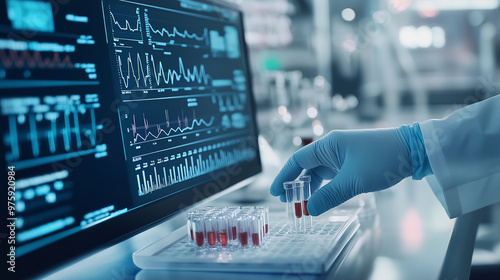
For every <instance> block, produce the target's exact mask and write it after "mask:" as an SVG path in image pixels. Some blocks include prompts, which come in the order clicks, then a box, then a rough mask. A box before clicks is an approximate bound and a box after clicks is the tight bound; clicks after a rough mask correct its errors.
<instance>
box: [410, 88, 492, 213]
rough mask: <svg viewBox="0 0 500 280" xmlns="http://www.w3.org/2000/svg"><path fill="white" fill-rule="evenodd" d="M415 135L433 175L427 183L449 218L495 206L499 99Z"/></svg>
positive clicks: (467, 109) (459, 112)
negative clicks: (421, 141) (417, 136)
mask: <svg viewBox="0 0 500 280" xmlns="http://www.w3.org/2000/svg"><path fill="white" fill-rule="evenodd" d="M420 129H421V132H422V135H423V139H424V143H425V150H426V153H427V157H428V159H429V163H430V165H431V168H432V170H433V173H434V175H431V176H428V177H426V179H427V181H428V183H429V185H430V186H431V188H432V190H433V192H434V194H435V195H436V197H437V198H438V199H439V201H440V202H441V204H442V205H443V207H444V208H445V210H446V212H447V213H448V216H449V217H450V218H454V217H457V216H459V215H462V214H466V213H469V212H472V211H474V210H476V209H480V208H482V207H485V206H488V205H491V204H494V203H496V202H499V201H500V96H495V97H491V98H489V99H487V100H485V101H482V102H479V103H476V104H473V105H469V106H467V107H464V108H462V109H459V110H457V111H455V112H453V113H452V114H450V115H449V116H447V117H446V118H444V119H440V120H428V121H425V122H423V123H421V124H420Z"/></svg>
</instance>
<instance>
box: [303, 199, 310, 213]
mask: <svg viewBox="0 0 500 280" xmlns="http://www.w3.org/2000/svg"><path fill="white" fill-rule="evenodd" d="M304 215H306V216H309V211H307V200H304Z"/></svg>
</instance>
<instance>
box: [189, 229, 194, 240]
mask: <svg viewBox="0 0 500 280" xmlns="http://www.w3.org/2000/svg"><path fill="white" fill-rule="evenodd" d="M189 231H190V232H191V240H194V234H193V229H190V230H189Z"/></svg>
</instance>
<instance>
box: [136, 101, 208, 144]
mask: <svg viewBox="0 0 500 280" xmlns="http://www.w3.org/2000/svg"><path fill="white" fill-rule="evenodd" d="M132 119H133V124H132V134H133V137H134V139H133V143H130V144H131V145H136V144H140V143H144V142H148V141H156V140H162V139H167V138H169V137H170V136H172V135H180V134H183V133H188V132H192V131H197V130H198V129H201V128H210V127H212V125H213V124H214V121H215V117H211V118H210V120H208V121H206V120H204V119H197V118H196V113H195V112H194V111H193V116H192V118H188V117H187V116H184V112H182V115H181V116H177V119H174V120H173V121H171V120H170V117H169V113H168V110H165V122H164V123H156V124H150V123H149V121H148V119H147V118H146V116H145V114H142V120H141V122H140V123H139V124H138V123H137V122H136V116H135V115H132Z"/></svg>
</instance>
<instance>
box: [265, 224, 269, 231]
mask: <svg viewBox="0 0 500 280" xmlns="http://www.w3.org/2000/svg"><path fill="white" fill-rule="evenodd" d="M266 233H269V224H266Z"/></svg>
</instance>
